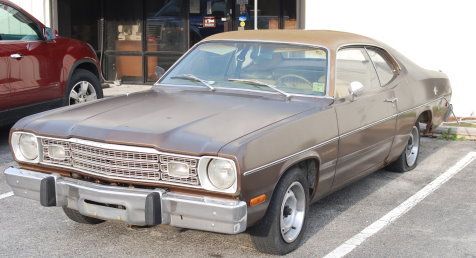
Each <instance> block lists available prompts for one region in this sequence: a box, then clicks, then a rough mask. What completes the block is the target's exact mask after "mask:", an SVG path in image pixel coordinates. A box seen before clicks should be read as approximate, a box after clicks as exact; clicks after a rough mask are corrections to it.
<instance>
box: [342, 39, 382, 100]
mask: <svg viewBox="0 0 476 258" xmlns="http://www.w3.org/2000/svg"><path fill="white" fill-rule="evenodd" d="M354 81H358V82H360V83H362V84H363V85H364V91H369V90H373V89H378V88H380V83H379V80H378V77H377V74H376V73H375V69H374V67H373V64H372V62H371V61H370V59H369V56H368V55H367V52H366V51H365V49H364V48H344V49H342V50H339V52H337V59H336V82H335V97H336V98H345V97H347V96H348V95H349V86H350V83H351V82H354Z"/></svg>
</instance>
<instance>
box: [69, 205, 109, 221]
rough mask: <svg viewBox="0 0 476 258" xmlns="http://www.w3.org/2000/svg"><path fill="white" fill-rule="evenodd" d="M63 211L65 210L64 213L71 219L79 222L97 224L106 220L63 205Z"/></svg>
mask: <svg viewBox="0 0 476 258" xmlns="http://www.w3.org/2000/svg"><path fill="white" fill-rule="evenodd" d="M63 211H64V214H66V217H68V218H69V219H70V220H72V221H74V222H77V223H81V224H89V225H96V224H100V223H103V222H104V220H102V219H96V218H92V217H88V216H84V215H83V214H81V213H79V211H77V210H73V209H70V208H68V207H66V206H63Z"/></svg>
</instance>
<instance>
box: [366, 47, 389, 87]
mask: <svg viewBox="0 0 476 258" xmlns="http://www.w3.org/2000/svg"><path fill="white" fill-rule="evenodd" d="M367 52H368V53H369V56H370V59H371V60H372V62H373V63H374V65H375V70H377V74H378V77H379V79H380V84H381V85H382V86H385V85H387V84H388V83H389V82H390V81H391V80H393V78H394V77H395V72H394V70H395V69H394V68H392V67H393V65H391V64H390V63H389V62H388V61H387V60H388V59H386V58H385V57H384V56H385V54H384V53H382V50H380V51H379V50H378V49H373V48H367Z"/></svg>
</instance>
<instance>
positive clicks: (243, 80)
mask: <svg viewBox="0 0 476 258" xmlns="http://www.w3.org/2000/svg"><path fill="white" fill-rule="evenodd" d="M228 81H230V82H242V83H246V84H251V85H255V86H265V87H268V88H270V89H272V90H274V91H276V92H278V93H280V94H282V95H284V96H285V97H286V99H290V98H291V97H292V96H293V95H292V94H289V93H287V92H285V91H282V90H280V89H278V88H277V87H276V86H275V85H272V84H269V83H266V82H262V81H260V80H253V79H233V78H230V79H228Z"/></svg>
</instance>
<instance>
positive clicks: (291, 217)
mask: <svg viewBox="0 0 476 258" xmlns="http://www.w3.org/2000/svg"><path fill="white" fill-rule="evenodd" d="M305 213H306V195H305V194H304V188H303V187H302V185H301V183H299V182H294V183H293V184H291V185H290V186H289V188H288V190H287V191H286V194H285V195H284V198H283V203H282V204H281V215H280V228H281V236H282V237H283V239H284V241H286V242H287V243H292V242H294V240H296V238H297V237H298V236H299V233H300V232H301V230H302V225H303V223H304V215H305Z"/></svg>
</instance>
